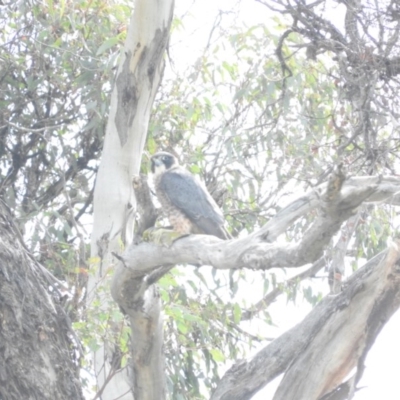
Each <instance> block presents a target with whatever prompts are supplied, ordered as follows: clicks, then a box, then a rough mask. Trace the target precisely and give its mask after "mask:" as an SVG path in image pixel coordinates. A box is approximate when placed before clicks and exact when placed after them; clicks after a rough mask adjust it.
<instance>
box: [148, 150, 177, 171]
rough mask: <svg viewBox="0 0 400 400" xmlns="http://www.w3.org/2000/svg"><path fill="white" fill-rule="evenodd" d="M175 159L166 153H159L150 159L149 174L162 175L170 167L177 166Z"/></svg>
mask: <svg viewBox="0 0 400 400" xmlns="http://www.w3.org/2000/svg"><path fill="white" fill-rule="evenodd" d="M177 164H178V162H177V160H176V158H175V157H174V156H173V155H172V154H170V153H167V152H166V151H160V152H159V153H156V154H154V156H152V157H151V172H152V173H153V174H156V175H158V174H162V173H163V172H165V171H166V170H167V169H170V168H171V167H172V166H174V165H177Z"/></svg>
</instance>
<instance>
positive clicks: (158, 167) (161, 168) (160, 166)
mask: <svg viewBox="0 0 400 400" xmlns="http://www.w3.org/2000/svg"><path fill="white" fill-rule="evenodd" d="M166 169H167V168H166V167H165V164H164V163H163V162H162V160H160V159H158V158H157V157H152V158H151V172H152V173H153V174H154V175H159V174H162V173H163V172H165V170H166Z"/></svg>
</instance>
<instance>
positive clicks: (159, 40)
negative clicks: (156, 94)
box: [147, 28, 169, 85]
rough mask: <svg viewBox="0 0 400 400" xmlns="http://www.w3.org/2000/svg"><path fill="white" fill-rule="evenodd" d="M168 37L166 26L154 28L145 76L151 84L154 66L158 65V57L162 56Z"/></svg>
mask: <svg viewBox="0 0 400 400" xmlns="http://www.w3.org/2000/svg"><path fill="white" fill-rule="evenodd" d="M168 38H169V30H168V29H167V28H165V29H157V30H156V33H155V35H154V38H153V40H152V43H151V46H150V48H151V49H152V51H151V53H150V54H149V61H148V67H147V77H148V78H149V82H150V85H153V80H154V76H155V72H156V67H157V65H160V58H161V57H162V56H163V54H164V50H165V48H166V47H167V42H168Z"/></svg>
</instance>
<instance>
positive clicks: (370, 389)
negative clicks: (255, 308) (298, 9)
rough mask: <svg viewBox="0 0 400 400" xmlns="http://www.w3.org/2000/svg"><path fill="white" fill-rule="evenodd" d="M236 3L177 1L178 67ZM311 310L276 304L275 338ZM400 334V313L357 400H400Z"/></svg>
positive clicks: (268, 394)
mask: <svg viewBox="0 0 400 400" xmlns="http://www.w3.org/2000/svg"><path fill="white" fill-rule="evenodd" d="M236 3H237V1H233V0H213V1H201V0H197V1H188V0H176V15H178V16H179V15H182V14H183V13H186V12H188V13H189V14H190V15H191V16H190V17H189V16H188V17H186V23H185V31H184V32H182V31H181V32H175V35H174V37H173V38H172V41H171V44H172V46H173V61H174V63H175V66H180V67H182V68H183V69H184V68H185V66H187V65H192V64H194V62H195V60H196V58H197V57H198V56H199V55H200V54H201V51H202V49H203V48H204V46H205V44H206V43H207V40H208V35H209V32H210V29H211V27H212V24H213V23H214V20H215V18H216V16H217V14H218V12H219V10H223V11H227V10H230V9H231V8H232V5H233V4H236ZM242 3H243V4H242V6H241V12H240V13H239V14H236V15H235V16H233V15H232V17H234V18H237V21H238V22H239V20H243V21H245V22H246V24H247V25H249V26H250V25H252V24H256V23H267V21H268V14H269V13H268V12H267V9H266V8H265V7H263V6H261V5H260V4H258V3H256V2H255V1H254V0H243V2H242ZM332 7H333V8H332V12H330V17H331V20H332V21H333V22H334V21H335V19H336V20H337V21H339V20H341V16H340V12H341V11H340V6H338V5H337V2H332ZM339 28H340V26H339ZM180 55H181V56H180ZM177 57H178V58H179V59H178V58H177ZM309 310H310V308H309V305H308V304H306V305H304V304H303V305H298V306H295V305H292V304H291V305H287V304H286V300H285V299H283V300H282V301H281V302H277V303H276V304H274V305H273V307H271V313H272V316H273V320H274V323H275V324H276V325H277V326H278V328H277V329H276V330H275V333H274V334H275V335H276V336H277V335H279V334H280V333H281V332H284V331H285V330H287V329H289V328H290V327H292V326H294V325H295V324H296V323H298V322H300V321H301V320H302V319H303V318H304V316H305V315H306V314H307V313H308V312H309ZM399 333H400V312H397V313H396V314H395V316H394V317H393V318H392V320H391V321H390V322H389V323H388V324H387V325H386V326H385V327H384V329H383V331H382V333H381V334H380V336H379V338H378V340H377V342H376V343H375V345H374V346H373V348H372V350H371V351H370V352H369V355H368V358H367V360H366V366H367V368H366V370H365V372H364V377H363V379H362V381H361V382H360V384H359V387H361V386H365V389H363V390H361V391H359V392H357V394H356V395H355V397H354V400H376V399H385V400H399V399H400V388H399V385H398V381H397V379H399V367H398V360H400V340H399V337H400V335H399ZM343 340H345V338H344V339H343ZM277 383H278V382H277ZM277 383H276V384H274V382H273V383H272V384H270V385H269V386H268V387H267V388H265V389H264V390H262V391H260V392H259V393H258V394H256V395H255V396H254V397H253V400H269V399H272V397H273V393H274V390H275V388H276V385H277ZM288 400H290V399H288ZM296 400H302V399H296ZM307 400H312V399H307Z"/></svg>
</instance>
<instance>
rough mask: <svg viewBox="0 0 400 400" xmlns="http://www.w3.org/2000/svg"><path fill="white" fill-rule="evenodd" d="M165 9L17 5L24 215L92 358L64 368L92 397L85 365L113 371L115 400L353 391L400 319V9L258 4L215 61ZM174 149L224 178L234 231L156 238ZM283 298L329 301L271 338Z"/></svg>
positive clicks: (15, 206)
mask: <svg viewBox="0 0 400 400" xmlns="http://www.w3.org/2000/svg"><path fill="white" fill-rule="evenodd" d="M158 3H159V2H155V1H154V2H153V1H146V2H145V1H140V0H138V1H137V2H136V3H135V9H134V13H133V16H132V19H131V23H130V25H129V26H130V27H129V28H128V29H127V28H126V26H127V23H128V19H129V15H130V14H131V12H132V10H131V9H130V5H129V6H127V5H125V4H121V3H120V4H118V5H117V4H114V3H111V2H102V1H99V2H90V3H80V4H79V5H78V4H77V3H76V2H61V3H56V4H55V3H53V2H51V1H49V2H41V3H34V4H33V7H31V4H28V3H25V2H20V3H17V4H12V5H6V6H2V11H4V13H2V16H3V15H4V16H7V17H2V20H1V21H2V22H1V23H2V27H3V29H2V35H3V36H2V48H3V50H4V51H3V52H2V55H1V57H2V58H1V60H2V64H1V71H0V73H1V75H0V79H1V96H2V97H1V101H2V105H3V111H2V114H1V118H2V120H1V121H2V122H1V129H2V146H3V151H2V153H1V160H2V175H3V179H2V185H1V190H2V192H1V195H2V200H3V202H4V203H5V204H6V205H7V206H8V208H9V212H8V214H7V215H8V216H7V217H6V219H5V220H4V221H7V219H8V220H9V221H14V222H13V225H12V226H13V229H12V232H13V234H14V235H17V236H18V235H19V236H20V238H25V240H26V242H27V246H28V249H29V251H30V252H31V256H24V257H33V258H34V259H35V261H34V264H32V265H31V266H29V264H28V263H25V262H24V263H21V264H20V265H21V266H22V265H23V266H24V268H26V271H36V272H35V273H36V274H40V275H42V276H43V277H44V279H45V281H44V282H45V283H43V281H42V282H39V281H35V280H34V282H35V283H34V285H35V287H37V288H40V292H41V293H45V292H46V290H48V288H50V290H49V292H50V293H51V298H50V303H53V304H56V308H55V309H56V313H54V310H53V311H51V310H49V311H50V312H49V314H48V317H42V315H43V314H40V315H33V316H32V317H31V319H30V320H29V318H28V317H26V318H28V320H29V321H31V324H30V326H37V327H40V326H41V325H40V324H39V322H38V320H40V319H43V318H49V321H53V319H54V316H55V315H56V314H57V313H58V315H59V316H60V317H59V318H61V319H62V320H63V321H64V322H65V323H66V325H65V326H68V329H67V332H68V334H67V338H65V337H64V336H63V334H64V335H65V332H64V333H62V332H61V331H62V329H61V330H60V331H59V330H57V329H55V330H53V331H52V332H55V333H54V339H55V343H57V340H60V342H59V343H61V346H65V348H72V351H71V352H70V353H65V354H64V356H65V357H64V358H63V359H62V361H60V360H61V359H60V360H58V361H57V364H58V365H60V363H61V364H62V363H64V365H65V370H68V371H71V374H70V375H69V376H73V377H74V385H75V384H77V385H78V386H79V383H77V380H76V377H77V366H78V364H80V365H81V367H83V369H89V370H90V369H92V368H93V370H94V371H95V372H94V375H93V376H94V378H93V379H95V380H96V384H97V387H96V389H95V390H96V395H94V397H96V398H102V399H108V398H115V397H118V398H124V399H131V398H135V399H136V400H138V399H142V398H157V399H160V398H165V397H169V398H174V399H179V398H183V399H184V398H188V399H194V398H209V397H210V396H211V398H213V399H246V398H251V397H252V396H253V395H254V394H255V393H256V392H257V391H260V390H261V389H262V388H263V387H264V386H265V385H267V384H268V383H270V382H271V381H272V380H273V379H274V378H276V377H277V376H279V375H283V379H282V381H281V384H280V386H279V388H278V389H277V391H276V394H275V397H274V398H275V399H281V398H282V399H288V398H304V399H313V398H315V399H317V398H325V399H328V398H350V397H351V396H352V395H353V394H354V393H355V391H356V388H357V383H358V382H359V380H360V378H361V376H362V373H363V369H364V360H365V357H366V356H367V354H368V351H369V349H370V347H371V345H372V343H373V341H374V340H375V338H376V337H377V335H378V334H379V332H380V330H381V328H382V326H383V325H384V324H385V323H386V322H387V321H388V319H389V318H390V316H391V315H392V314H393V312H394V311H395V310H396V309H397V308H398V295H397V293H398V285H399V277H398V268H397V266H396V265H397V261H398V259H399V254H398V248H397V244H396V242H395V240H393V241H392V242H393V243H394V244H392V245H390V246H389V248H387V246H388V245H387V243H388V240H389V239H390V238H391V237H393V236H394V232H395V230H396V223H397V221H396V219H395V213H396V209H397V204H398V196H397V195H396V194H397V192H398V190H399V185H400V182H399V179H398V178H397V176H396V174H395V171H396V167H397V146H398V124H397V119H398V104H397V102H398V98H397V96H396V93H397V92H398V89H399V88H398V82H397V75H398V73H399V71H400V70H399V68H398V65H399V59H398V43H397V42H398V41H397V36H398V22H399V17H398V16H399V10H398V6H397V3H396V2H393V1H392V2H390V1H387V2H379V4H378V3H377V2H375V3H373V4H372V3H370V2H363V1H361V2H353V1H345V2H338V3H334V2H328V1H317V2H314V3H310V4H306V3H305V2H297V1H296V2H291V1H280V0H276V1H269V0H264V1H263V0H259V1H256V2H254V3H251V4H252V7H255V11H256V13H257V15H258V16H263V19H264V21H263V23H259V24H257V25H254V24H251V21H250V23H249V21H248V20H247V24H245V23H241V22H240V21H242V20H243V19H244V18H245V15H246V13H245V12H244V11H245V8H246V7H248V5H249V3H248V2H246V3H245V2H237V3H235V4H234V5H233V6H232V7H231V9H230V10H229V12H225V11H226V10H222V11H221V12H219V13H217V15H216V17H215V21H214V23H213V24H212V26H211V29H210V33H209V36H208V38H207V42H206V46H205V47H204V48H202V49H201V50H200V52H198V53H197V54H196V59H189V58H186V53H185V52H184V50H183V51H182V50H181V48H180V45H181V43H182V42H183V41H184V40H183V39H182V37H184V36H185V35H186V36H188V37H191V35H189V34H187V33H188V32H189V26H190V25H191V24H190V22H188V19H189V18H191V17H190V13H188V12H187V10H186V9H185V7H186V6H185V5H182V4H180V3H178V4H177V6H179V7H177V11H175V16H174V19H172V13H173V2H163V3H162V4H158ZM182 9H183V10H184V11H182ZM334 12H335V13H336V14H335V15H337V18H334V19H332V18H330V16H331V15H333V13H334ZM7 13H8V14H7ZM10 21H11V23H10ZM16 22H17V23H16ZM170 24H171V29H170ZM170 30H171V36H170V33H169V31H170ZM124 40H125V47H123V48H122V42H123V41H124ZM194 43H195V42H193V43H192V44H191V46H192V47H195V44H194ZM166 47H168V51H167V52H166V53H164V49H165V48H166ZM121 48H122V50H121ZM187 56H188V57H189V52H188V55H187ZM164 63H165V71H164V76H163V80H162V81H161V77H162V72H163V70H164ZM116 65H118V69H117V70H115V69H114V68H115V67H116ZM114 74H115V78H113V75H114ZM160 81H161V84H160ZM159 85H160V86H159ZM111 88H113V89H112V94H111ZM157 89H158V91H157ZM110 94H111V106H109V100H108V99H109V95H110ZM153 101H154V105H153V106H152V104H153ZM107 118H108V122H107V128H106V119H107ZM105 131H106V132H107V133H106V139H105V141H104V149H103V156H102V161H101V164H100V165H101V166H100V168H99V171H97V165H98V158H99V156H100V152H101V147H102V145H103V133H104V132H105ZM146 134H147V136H146ZM161 149H163V150H167V151H170V152H172V153H174V154H175V155H177V156H178V157H179V158H180V161H181V163H182V164H185V165H186V166H187V167H188V168H189V169H190V170H191V171H192V172H193V173H195V174H198V175H199V177H200V179H203V180H204V181H205V182H206V184H207V186H208V189H209V191H210V192H211V193H212V195H213V197H214V198H215V200H216V201H217V203H218V204H219V205H220V206H221V207H222V208H223V209H224V213H225V216H226V218H227V220H228V224H229V227H230V230H231V233H232V234H233V236H234V237H235V239H233V240H232V241H226V242H222V241H219V240H218V239H217V238H212V237H204V236H201V235H193V236H190V237H184V238H181V239H179V240H176V241H175V242H174V243H173V244H172V245H171V243H169V242H168V240H167V242H163V234H165V232H164V231H160V230H157V229H156V230H155V231H151V232H150V233H149V232H147V233H145V235H144V238H143V236H142V233H143V231H144V230H145V229H146V228H147V227H149V226H151V225H153V224H154V221H155V218H156V216H157V213H158V215H160V212H159V210H158V211H157V209H156V207H154V206H157V203H156V201H155V200H154V196H153V195H152V193H151V190H150V189H149V186H148V182H147V179H146V175H147V173H148V156H149V155H151V154H153V153H154V152H155V151H157V150H161ZM139 172H141V173H142V174H144V175H142V176H141V175H139ZM96 173H97V183H96V189H95V191H94V189H93V185H94V176H95V174H96ZM93 193H95V195H94V196H93ZM134 194H135V196H134ZM93 198H94V225H93V233H92V240H91V247H92V249H91V256H90V257H89V256H88V253H87V252H86V248H87V245H88V243H87V233H88V232H87V231H86V230H85V227H86V224H87V223H88V215H90V214H91V212H92V201H93ZM153 203H154V204H153ZM376 204H379V205H378V206H377V205H376ZM4 213H5V212H4ZM5 215H6V214H5ZM4 223H6V222H4ZM164 223H165V221H163V220H162V216H161V215H160V218H159V221H158V222H157V226H158V228H159V227H160V226H162V225H163V224H164ZM14 228H15V229H14ZM18 232H20V234H18ZM157 232H158V233H159V234H157ZM5 235H6V233H5V232H2V238H3V241H4V238H7V240H8V243H10V242H11V241H10V239H9V238H8V237H7V236H5ZM167 236H168V235H167ZM2 254H4V255H5V256H6V253H5V252H3V253H2ZM5 260H7V258H5ZM366 260H369V261H366ZM36 262H41V263H42V264H44V266H45V267H46V268H47V271H50V272H46V270H45V269H44V268H43V267H40V264H36ZM14 264H15V265H17V264H18V263H14ZM363 264H365V265H364V266H363ZM10 265H11V264H10ZM174 266H176V267H175V268H174ZM203 266H204V267H203ZM210 266H211V267H210ZM298 267H302V269H301V271H300V272H298V273H296V272H292V271H295V270H294V268H298ZM351 267H352V268H351ZM351 269H353V270H356V269H358V271H356V272H355V273H353V274H352V272H353V270H352V271H350V270H351ZM282 271H285V272H284V273H282ZM6 272H7V273H6V274H3V276H4V277H5V280H4V282H8V280H10V273H9V272H8V270H7V271H6ZM11 276H12V280H11V281H12V282H13V283H15V285H16V286H15V287H18V282H17V277H19V276H21V277H24V278H19V279H25V277H26V276H28V275H27V274H25V273H20V274H18V275H11ZM286 276H288V277H286ZM344 278H348V279H347V280H346V282H343V280H344ZM88 280H89V285H88V286H87V282H88ZM321 281H322V282H323V283H324V285H325V287H323V286H322V287H323V289H321V285H320V284H319V285H316V283H319V282H321ZM20 286H21V285H20ZM2 287H5V286H2ZM22 287H23V286H22ZM110 289H111V293H112V297H111V295H110ZM329 292H331V294H330V295H328V296H325V297H324V298H323V295H324V294H327V293H329ZM3 293H4V289H2V291H1V294H3ZM250 293H251V294H250ZM284 296H286V297H287V299H288V300H289V301H293V302H296V301H300V300H303V298H304V299H305V300H306V301H308V302H310V303H312V304H313V305H315V308H314V309H313V311H311V312H310V314H309V315H308V316H307V317H306V318H305V319H304V320H303V321H301V322H299V324H298V325H297V326H295V327H294V328H292V329H290V330H288V331H287V332H285V333H284V334H283V335H281V336H279V337H276V338H273V339H275V340H273V341H272V342H271V343H269V342H270V339H271V338H269V337H268V336H269V333H268V332H270V330H269V327H270V326H271V324H273V322H274V314H273V312H272V311H270V307H269V306H270V305H271V304H272V303H273V302H274V301H275V300H276V299H277V298H278V297H284ZM3 299H4V295H3V297H2V300H3ZM8 299H12V297H9V298H8ZM112 299H113V300H114V301H115V302H114V301H113V300H112ZM25 301H27V300H26V299H25ZM36 302H37V304H40V305H41V306H40V309H43V310H47V309H48V308H49V307H48V304H49V303H48V302H49V298H47V300H45V299H44V297H43V298H42V300H39V299H37V300H36ZM46 302H47V303H46ZM317 303H318V304H317ZM1 304H8V305H9V307H11V308H13V307H14V306H13V304H16V303H13V302H11V300H9V301H8V303H5V301H4V300H3V301H2V303H1ZM3 309H4V308H3ZM14 309H15V310H17V308H14ZM119 309H120V310H122V313H121V312H120V311H119ZM23 311H24V310H23ZM15 315H19V314H18V312H17V313H16V314H15ZM68 317H69V318H70V319H71V320H72V321H73V324H72V327H73V328H74V329H71V327H70V325H69V324H68ZM35 321H36V322H35ZM35 324H36V325H35ZM254 325H256V326H257V328H255V327H254ZM15 326H17V325H15ZM44 328H46V327H44ZM44 328H43V329H42V328H40V329H39V328H38V330H37V331H38V332H39V338H40V340H46V338H47V336H48V334H49V332H50V331H49V329H47V330H46V329H44ZM50 328H51V327H50ZM8 338H9V336H8ZM43 338H44V339H43ZM343 338H345V340H344V339H343ZM79 339H80V340H81V342H82V344H83V349H81V348H80V346H79V344H78V343H79ZM32 340H33V339H32ZM2 343H7V346H3V347H2V349H3V350H2V351H3V352H4V351H10V349H14V348H15V349H18V348H19V347H18V345H17V344H15V343H14V344H13V343H12V342H11V341H10V340H8V341H2ZM268 343H269V344H268ZM34 348H35V349H36V348H38V347H34ZM256 349H257V350H256ZM82 351H86V352H87V354H86V356H82ZM250 352H252V354H253V356H252V357H250V358H247V357H248V355H249V353H250ZM14 354H17V353H14ZM2 359H3V360H6V358H5V357H3V358H2ZM71 360H72V361H71ZM31 362H34V361H31ZM38 362H39V361H38ZM53 363H56V361H54V362H53V361H50V365H48V367H49V371H51V366H52V365H53ZM13 365H14V364H13ZM227 367H230V369H228V371H227V372H226V373H225V374H222V373H221V371H222V368H225V369H226V368H227ZM354 368H355V371H356V372H355V374H354V375H353V376H351V375H349V374H350V373H351V371H352V370H353V369H354ZM7 371H12V372H14V373H15V377H16V378H15V379H16V380H18V379H20V378H18V377H19V376H20V375H18V374H17V373H16V372H18V370H17V369H15V368H14V371H13V368H11V369H10V368H9V369H8V370H7ZM347 375H349V376H347ZM57 377H58V375H57ZM59 377H60V378H62V375H59ZM82 377H83V382H84V385H83V386H84V388H85V389H86V390H89V389H90V385H91V383H85V380H86V377H85V375H82ZM349 377H350V378H349ZM345 379H347V380H345ZM9 381H10V382H12V380H9ZM29 382H31V383H30V385H32V387H34V385H35V383H34V380H32V381H29ZM86 382H87V381H86ZM59 384H62V383H61V382H60V383H59V381H58V378H57V379H56V380H55V386H57V385H59ZM74 387H75V386H74ZM59 393H64V392H61V391H59ZM76 393H78V394H76V398H79V397H78V396H80V394H79V393H80V389H79V388H78V390H77V391H76ZM2 395H3V393H2ZM48 396H50V395H48ZM62 396H63V394H57V396H56V397H57V398H63V397H62ZM3 397H5V398H7V397H6V395H3ZM10 398H21V395H20V397H16V396H14V397H10ZM43 398H46V397H45V396H43ZM49 398H51V396H50V397H49ZM52 398H54V396H53V397H52ZM64 398H71V397H68V396H67V395H65V397H64Z"/></svg>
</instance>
